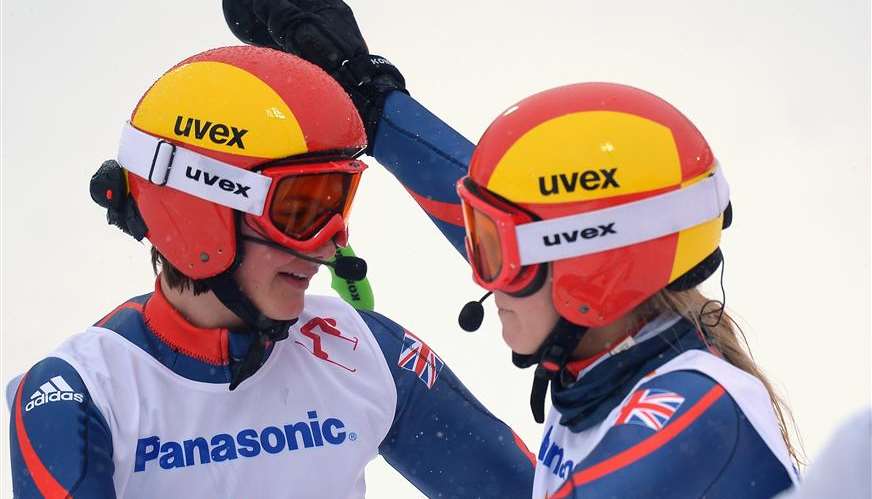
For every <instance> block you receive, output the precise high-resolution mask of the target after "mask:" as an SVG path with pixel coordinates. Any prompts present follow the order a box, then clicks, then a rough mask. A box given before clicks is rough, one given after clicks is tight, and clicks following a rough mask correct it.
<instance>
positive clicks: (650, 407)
mask: <svg viewBox="0 0 872 499" xmlns="http://www.w3.org/2000/svg"><path fill="white" fill-rule="evenodd" d="M682 403H684V397H682V396H681V395H679V394H677V393H674V392H670V391H667V390H658V389H657V388H649V389H646V390H636V391H635V392H634V393H633V395H632V396H630V400H628V401H627V403H626V405H624V407H623V409H621V412H620V414H619V415H618V419H617V421H615V426H618V425H622V424H637V425H642V426H647V427H648V428H651V429H652V430H654V431H657V430H659V429H661V428H663V427H664V426H665V425H666V423H668V422H669V420H670V419H671V418H672V416H673V415H674V414H675V411H677V410H678V408H679V407H681V404H682Z"/></svg>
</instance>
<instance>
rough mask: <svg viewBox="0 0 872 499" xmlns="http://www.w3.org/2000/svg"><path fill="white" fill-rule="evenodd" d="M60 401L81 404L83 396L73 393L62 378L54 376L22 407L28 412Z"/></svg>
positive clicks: (83, 399)
mask: <svg viewBox="0 0 872 499" xmlns="http://www.w3.org/2000/svg"><path fill="white" fill-rule="evenodd" d="M60 401H70V402H72V401H75V402H78V403H80V404H81V403H82V402H84V401H85V395H84V394H82V393H78V392H75V391H74V390H73V389H72V388H71V387H70V385H68V384H67V382H66V381H64V378H62V377H60V376H55V377H53V378H52V379H51V380H49V381H47V382H45V383H43V385H42V386H40V387H39V390H37V391H35V392H34V393H33V395H31V396H30V400H28V401H27V404H25V406H24V411H25V412H30V411H31V410H33V409H34V408H36V407H39V406H41V405H45V404H48V403H50V402H60Z"/></svg>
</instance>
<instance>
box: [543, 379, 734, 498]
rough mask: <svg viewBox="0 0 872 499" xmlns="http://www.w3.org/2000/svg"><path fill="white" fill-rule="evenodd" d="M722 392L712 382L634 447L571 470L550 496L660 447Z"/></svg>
mask: <svg viewBox="0 0 872 499" xmlns="http://www.w3.org/2000/svg"><path fill="white" fill-rule="evenodd" d="M724 393H725V392H724V388H723V387H722V386H721V385H717V386H715V387H714V388H712V389H711V390H709V391H708V392H707V393H706V394H705V395H703V396H702V398H700V399H699V401H698V402H697V403H696V404H695V405H694V406H693V407H691V408H690V409H689V410H688V411H687V412H685V413H684V414H682V415H681V416H680V417H678V418H677V419H676V420H675V421H673V422H672V423H671V424H668V425H666V426H665V427H664V428H663V429H662V430H660V431H658V432H657V433H655V434H653V435H651V436H650V437H648V438H646V439H645V440H642V441H641V442H639V443H638V444H636V445H634V446H633V447H630V448H629V449H627V450H625V451H623V452H620V453H618V454H615V455H614V456H612V457H610V458H608V459H606V460H605V461H602V462H600V463H597V464H595V465H593V466H591V467H590V468H585V469H583V470H579V471H577V472H575V473H573V474H572V477H571V479H569V480H567V481H566V482H565V483H564V484H563V486H561V487H560V488H559V489H558V490H557V492H555V493H554V495H553V496H551V497H552V498H553V499H559V498H562V497H568V495H569V493H570V492H572V490H573V489H575V488H576V487H580V486H582V485H584V484H586V483H590V482H592V481H594V480H596V479H598V478H601V477H603V476H605V475H608V474H609V473H612V472H614V471H617V470H619V469H621V468H623V467H625V466H629V465H631V464H633V463H634V462H636V461H638V460H639V459H642V458H643V457H645V456H647V455H648V454H650V453H652V452H654V451H655V450H657V449H659V448H660V447H663V445H665V444H666V443H668V442H669V441H670V440H672V439H673V438H675V437H676V436H677V435H678V434H679V433H681V432H682V431H684V429H685V428H687V427H688V426H690V424H691V423H693V422H694V421H696V419H697V418H699V417H700V416H701V415H702V413H704V412H705V411H706V410H707V409H708V408H709V407H711V406H712V404H714V403H715V402H717V401H718V399H720V398H721V397H722V396H723V395H724Z"/></svg>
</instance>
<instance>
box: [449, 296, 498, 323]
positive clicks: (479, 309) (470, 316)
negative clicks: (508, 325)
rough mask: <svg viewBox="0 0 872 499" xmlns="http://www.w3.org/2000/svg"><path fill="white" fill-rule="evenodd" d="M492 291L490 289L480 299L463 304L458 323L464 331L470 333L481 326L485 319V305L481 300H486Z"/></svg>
mask: <svg viewBox="0 0 872 499" xmlns="http://www.w3.org/2000/svg"><path fill="white" fill-rule="evenodd" d="M491 294H492V291H488V292H487V293H485V295H484V296H482V297H481V299H480V300H478V301H471V302H469V303H467V304H466V305H464V306H463V308H462V309H461V310H460V314H459V315H458V316H457V323H458V324H460V327H461V328H463V330H464V331H469V332H470V333H471V332H473V331H475V330H477V329H478V328H480V327H481V321H482V320H484V307H483V306H482V305H481V302H483V301H485V300H486V299H487V297H488V296H490V295H491Z"/></svg>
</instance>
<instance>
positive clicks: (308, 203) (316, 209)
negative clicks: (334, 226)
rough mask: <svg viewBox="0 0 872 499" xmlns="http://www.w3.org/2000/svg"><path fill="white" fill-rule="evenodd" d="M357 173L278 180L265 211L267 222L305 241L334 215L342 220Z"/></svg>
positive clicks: (349, 202)
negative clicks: (267, 217) (267, 210)
mask: <svg viewBox="0 0 872 499" xmlns="http://www.w3.org/2000/svg"><path fill="white" fill-rule="evenodd" d="M359 179H360V174H359V173H341V172H333V173H316V174H309V175H294V176H289V177H285V178H282V179H281V180H279V183H278V185H277V186H276V188H275V194H273V197H272V202H271V203H270V207H269V216H270V221H272V223H273V224H274V225H275V227H276V228H277V229H278V230H279V231H281V232H282V233H284V234H285V235H287V236H289V237H292V238H294V239H299V240H305V239H309V238H310V237H312V236H313V235H314V234H315V233H317V232H318V231H319V230H321V229H322V228H323V227H324V226H325V225H326V224H327V222H329V221H330V219H331V218H333V216H334V215H337V214H338V215H342V217H343V218H346V216H347V214H348V211H349V209H350V208H351V201H352V199H354V191H355V190H356V189H357V182H358V180H359Z"/></svg>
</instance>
